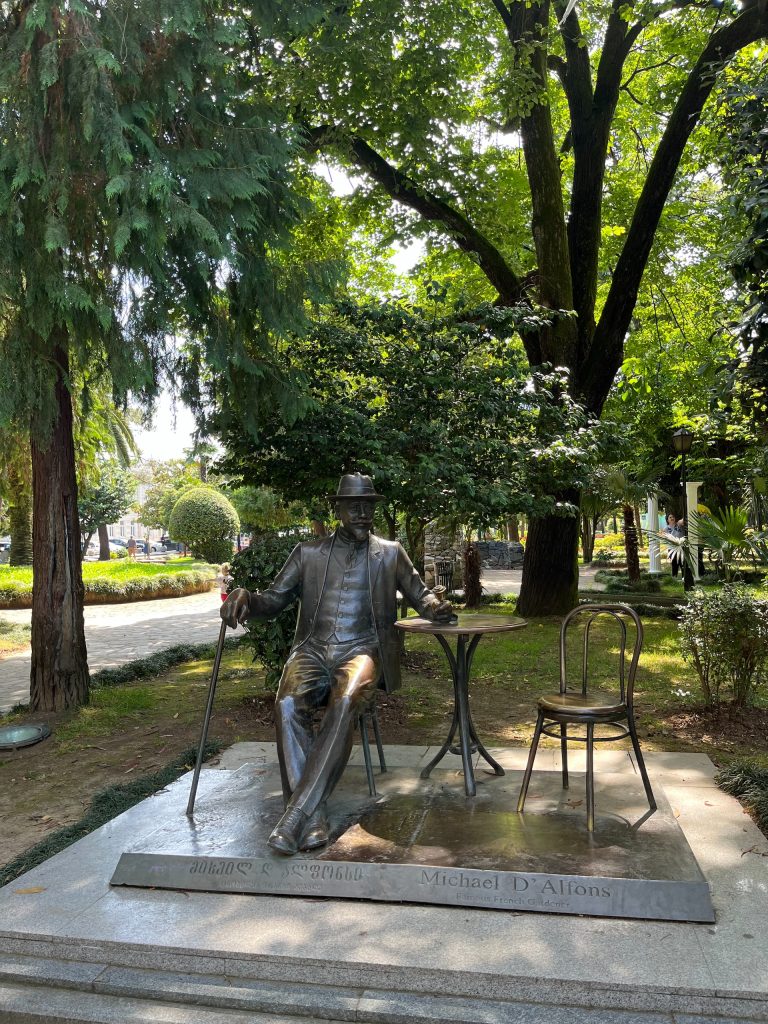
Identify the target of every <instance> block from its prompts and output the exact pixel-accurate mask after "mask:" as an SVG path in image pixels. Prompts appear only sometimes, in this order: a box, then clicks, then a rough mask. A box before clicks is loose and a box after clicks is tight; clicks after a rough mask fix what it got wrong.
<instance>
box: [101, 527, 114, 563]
mask: <svg viewBox="0 0 768 1024" xmlns="http://www.w3.org/2000/svg"><path fill="white" fill-rule="evenodd" d="M111 557H112V552H111V551H110V550H109V534H108V533H107V524H106V523H100V524H99V561H100V562H108V561H109V560H110V558H111Z"/></svg>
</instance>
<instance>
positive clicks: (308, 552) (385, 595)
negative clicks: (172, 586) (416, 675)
mask: <svg viewBox="0 0 768 1024" xmlns="http://www.w3.org/2000/svg"><path fill="white" fill-rule="evenodd" d="M334 536H335V534H332V535H331V536H329V537H323V538H321V539H320V540H311V541H305V542H304V543H302V544H297V545H296V547H295V548H294V549H293V551H292V552H291V554H290V555H289V556H288V561H287V562H286V563H285V565H284V566H283V568H282V569H281V570H280V572H279V573H278V574H277V576H276V577H275V580H274V582H273V583H272V585H271V586H270V587H268V588H267V590H263V591H261V593H258V594H255V593H252V594H251V603H250V614H249V617H250V618H256V619H269V618H272V617H273V616H274V615H277V614H278V613H279V612H281V611H282V610H283V609H284V608H287V607H288V605H290V604H292V603H293V601H295V600H296V599H297V598H298V599H299V601H300V602H301V603H300V605H299V616H298V620H297V622H296V635H295V636H294V638H293V647H292V650H296V648H297V647H299V646H301V644H303V643H305V642H306V641H307V640H308V639H309V638H310V636H311V635H312V627H313V625H314V621H315V615H316V613H317V609H318V606H319V604H320V598H321V597H322V594H323V586H324V584H325V579H326V576H327V573H328V566H329V563H330V558H331V548H332V546H333V540H334ZM368 580H369V586H370V594H371V608H372V611H373V624H374V629H375V630H376V638H377V640H378V644H379V652H380V656H381V668H382V679H383V683H384V686H385V688H386V689H387V691H388V692H389V691H391V690H395V689H397V687H398V686H400V649H399V645H398V638H397V635H396V631H395V622H396V621H397V591H398V590H399V591H400V592H401V593H402V594H403V595H404V596H405V597H406V598H407V599H408V601H409V602H410V603H411V604H412V605H413V607H414V608H415V609H416V611H417V612H419V614H420V615H426V616H428V615H429V612H430V609H431V608H432V607H434V605H436V604H438V603H439V600H438V598H437V597H436V596H435V594H433V593H432V591H431V590H429V589H428V588H427V586H426V585H425V583H424V581H423V580H422V579H421V577H420V576H419V574H418V573H417V572H416V570H415V569H414V567H413V563H412V562H411V560H410V558H409V557H408V555H407V554H406V553H405V549H404V548H403V547H402V545H401V544H399V543H398V542H397V541H392V540H382V539H381V538H380V537H375V536H374V535H373V534H371V535H370V537H369V538H368Z"/></svg>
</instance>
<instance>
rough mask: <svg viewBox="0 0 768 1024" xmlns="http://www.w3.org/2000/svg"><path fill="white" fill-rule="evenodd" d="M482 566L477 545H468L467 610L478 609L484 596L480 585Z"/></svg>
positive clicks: (465, 586) (465, 599)
mask: <svg viewBox="0 0 768 1024" xmlns="http://www.w3.org/2000/svg"><path fill="white" fill-rule="evenodd" d="M481 571H482V565H481V562H480V552H479V550H478V548H477V545H475V544H467V546H466V548H465V549H464V604H465V605H466V607H467V608H477V606H478V605H479V604H480V598H481V597H482V596H483V587H482V584H481V583H480V575H481Z"/></svg>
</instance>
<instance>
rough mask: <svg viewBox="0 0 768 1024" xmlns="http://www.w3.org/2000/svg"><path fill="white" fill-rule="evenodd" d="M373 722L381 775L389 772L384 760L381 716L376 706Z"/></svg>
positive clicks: (373, 712)
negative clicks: (377, 712) (380, 724)
mask: <svg viewBox="0 0 768 1024" xmlns="http://www.w3.org/2000/svg"><path fill="white" fill-rule="evenodd" d="M371 722H372V723H373V736H374V739H375V740H376V749H377V750H378V752H379V768H380V769H381V774H382V775H383V774H384V772H386V770H387V762H386V761H385V760H384V744H383V743H382V742H381V730H380V729H379V716H378V715H377V714H376V707H375V705H374V707H373V710H372V711H371Z"/></svg>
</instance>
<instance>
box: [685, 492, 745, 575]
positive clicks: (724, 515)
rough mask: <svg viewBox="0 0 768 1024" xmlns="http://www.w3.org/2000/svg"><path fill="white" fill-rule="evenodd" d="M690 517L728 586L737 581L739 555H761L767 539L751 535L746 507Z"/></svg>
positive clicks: (697, 533)
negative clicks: (761, 549) (761, 545)
mask: <svg viewBox="0 0 768 1024" xmlns="http://www.w3.org/2000/svg"><path fill="white" fill-rule="evenodd" d="M689 518H690V520H691V527H692V531H693V533H694V534H695V535H696V536H697V537H698V539H699V543H700V544H701V545H702V546H703V547H705V548H709V550H710V551H711V552H712V553H713V555H714V558H715V563H716V565H717V570H718V572H719V574H720V575H721V576H722V577H723V579H724V580H725V582H726V583H730V582H731V580H732V579H733V575H734V572H735V570H736V560H737V558H739V556H742V557H748V556H750V555H753V554H759V553H760V544H761V541H762V540H763V538H762V537H760V536H759V535H758V536H755V535H754V534H752V533H751V531H750V529H749V511H748V510H747V509H746V508H739V507H738V506H735V505H726V506H725V508H722V509H720V510H719V511H717V512H707V513H704V512H694V511H692V512H691V513H690V516H689Z"/></svg>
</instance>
